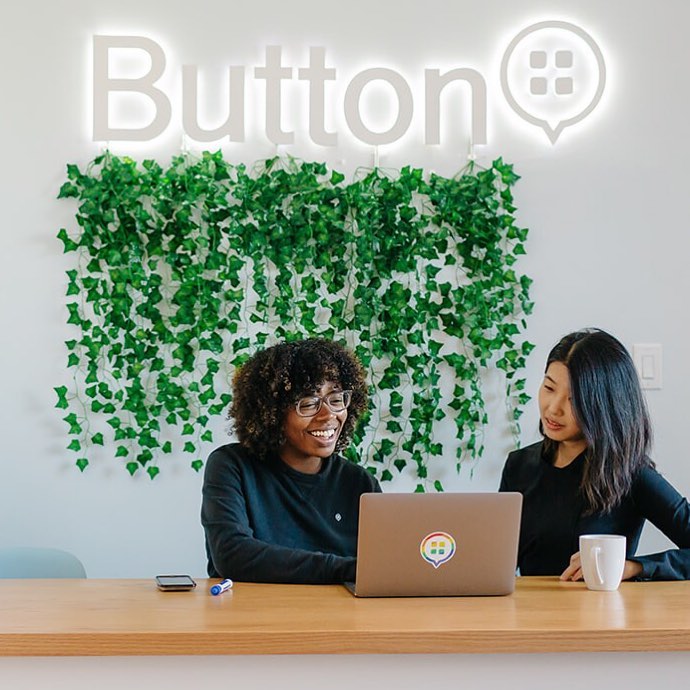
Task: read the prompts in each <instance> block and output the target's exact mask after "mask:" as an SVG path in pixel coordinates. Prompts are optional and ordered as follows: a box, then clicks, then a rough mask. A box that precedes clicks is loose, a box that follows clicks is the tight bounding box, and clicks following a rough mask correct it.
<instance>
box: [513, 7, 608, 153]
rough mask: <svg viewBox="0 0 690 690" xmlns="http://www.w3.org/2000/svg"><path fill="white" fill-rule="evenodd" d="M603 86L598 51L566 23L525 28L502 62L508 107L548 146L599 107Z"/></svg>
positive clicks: (603, 66) (603, 70)
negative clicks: (537, 130)
mask: <svg viewBox="0 0 690 690" xmlns="http://www.w3.org/2000/svg"><path fill="white" fill-rule="evenodd" d="M605 85H606V63H605V62H604V56H603V55H602V52H601V50H600V48H599V46H598V45H597V43H596V41H595V40H594V39H593V38H592V37H591V36H590V35H589V34H588V33H587V32H586V31H584V30H583V29H581V28H580V27H579V26H576V25H575V24H570V23H569V22H562V21H545V22H538V23H537V24H532V25H531V26H528V27H527V28H525V29H523V30H522V31H520V33H519V34H517V36H515V38H513V40H512V41H511V42H510V44H509V45H508V48H507V49H506V51H505V53H504V54H503V59H502V60H501V88H502V89H503V94H504V96H505V97H506V100H507V101H508V104H509V105H510V107H511V108H512V109H513V110H514V111H515V112H516V113H517V114H518V115H519V116H520V117H521V118H522V119H523V120H526V121H527V122H530V123H531V124H533V125H536V126H537V127H541V128H542V129H543V130H544V132H546V136H548V138H549V140H550V141H551V143H552V144H555V143H556V140H557V139H558V137H559V136H560V134H561V132H562V131H563V130H564V129H565V128H566V127H570V126H571V125H574V124H577V123H578V122H581V121H582V120H584V119H585V118H586V117H587V116H588V115H589V114H590V113H591V112H592V111H593V110H594V108H596V107H597V105H598V103H599V101H600V100H601V95H602V94H603V92H604V86H605Z"/></svg>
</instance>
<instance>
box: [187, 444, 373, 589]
mask: <svg viewBox="0 0 690 690" xmlns="http://www.w3.org/2000/svg"><path fill="white" fill-rule="evenodd" d="M372 491H376V492H378V491H381V489H380V488H379V485H378V482H377V481H376V479H374V477H372V475H371V474H369V472H367V471H366V470H364V469H362V468H361V467H359V466H357V465H354V464H353V463H351V462H348V461H347V460H345V459H344V458H342V457H340V456H338V455H333V456H331V457H329V458H327V459H325V460H324V462H323V466H322V468H321V471H320V472H319V473H318V474H303V473H301V472H297V471H295V470H293V469H292V468H291V467H289V466H288V465H286V464H285V463H284V462H282V460H280V458H279V457H277V456H275V457H270V458H267V459H265V460H256V459H254V458H253V457H252V456H251V455H250V454H249V452H248V451H247V450H246V449H244V448H243V447H242V446H240V445H239V444H236V443H234V444H229V445H226V446H222V447H221V448H218V449H216V450H215V451H213V453H211V455H210V457H209V459H208V463H207V464H206V470H205V474H204V485H203V497H202V505H201V523H202V525H203V527H204V531H205V534H206V553H207V556H208V574H209V576H210V577H229V578H232V579H233V580H240V581H245V582H286V583H302V584H325V583H336V582H345V581H348V580H354V579H355V564H356V558H355V556H356V553H357V528H358V521H359V497H360V495H361V494H363V493H368V492H372Z"/></svg>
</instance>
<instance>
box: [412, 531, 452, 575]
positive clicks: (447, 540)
mask: <svg viewBox="0 0 690 690" xmlns="http://www.w3.org/2000/svg"><path fill="white" fill-rule="evenodd" d="M419 553H420V554H421V555H422V558H423V559H424V560H425V561H427V563H431V565H433V566H434V568H438V567H439V566H440V565H441V564H443V563H447V562H448V561H449V560H450V559H451V558H453V556H454V555H455V539H453V537H451V536H450V534H448V533H447V532H432V533H431V534H427V535H426V537H424V539H422V542H421V544H420V545H419Z"/></svg>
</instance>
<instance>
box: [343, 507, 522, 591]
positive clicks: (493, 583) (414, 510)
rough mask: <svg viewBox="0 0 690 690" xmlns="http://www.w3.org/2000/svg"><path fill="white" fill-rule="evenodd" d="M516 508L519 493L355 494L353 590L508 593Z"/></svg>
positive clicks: (514, 556) (517, 527) (517, 523)
mask: <svg viewBox="0 0 690 690" xmlns="http://www.w3.org/2000/svg"><path fill="white" fill-rule="evenodd" d="M521 510H522V495H521V494H519V493H437V494H394V493H389V494H380V493H371V494H363V495H362V496H361V498H360V512H359V537H358V542H357V580H356V583H355V587H354V589H353V592H354V594H355V595H356V596H358V597H402V596H412V597H418V596H466V595H474V596H480V595H481V596H483V595H499V594H510V593H511V592H512V591H513V590H514V588H515V569H516V565H517V549H518V538H519V534H520V517H521Z"/></svg>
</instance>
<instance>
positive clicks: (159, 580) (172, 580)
mask: <svg viewBox="0 0 690 690" xmlns="http://www.w3.org/2000/svg"><path fill="white" fill-rule="evenodd" d="M156 584H157V585H158V589H160V590H162V591H163V592H188V591H189V590H190V589H194V588H195V587H196V582H194V580H192V578H191V577H189V575H156Z"/></svg>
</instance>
